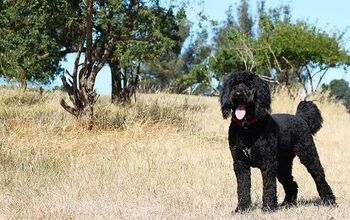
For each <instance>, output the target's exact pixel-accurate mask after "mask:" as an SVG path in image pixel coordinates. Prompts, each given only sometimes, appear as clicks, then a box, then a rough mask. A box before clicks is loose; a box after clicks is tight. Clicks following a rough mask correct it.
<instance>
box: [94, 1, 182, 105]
mask: <svg viewBox="0 0 350 220" xmlns="http://www.w3.org/2000/svg"><path fill="white" fill-rule="evenodd" d="M112 2H113V1H109V2H108V3H107V2H105V3H104V4H101V5H100V8H101V9H100V10H101V11H102V12H103V13H102V14H103V17H102V19H99V20H100V23H99V24H97V29H98V30H99V32H100V33H101V36H105V35H108V34H109V33H110V32H112V33H113V35H115V36H119V41H118V42H117V43H116V44H115V45H114V47H113V56H112V57H111V59H110V60H108V64H109V66H110V68H111V74H112V101H113V102H115V101H123V100H124V101H125V100H128V99H129V96H128V95H126V94H130V95H131V93H130V91H129V90H130V88H135V87H136V86H137V85H135V82H136V81H138V80H137V79H138V78H139V72H138V70H140V66H141V63H146V62H148V63H150V62H151V61H153V60H157V58H159V57H162V56H164V54H165V53H166V52H167V51H169V50H170V51H173V50H175V51H176V50H178V51H179V50H180V48H181V44H182V43H183V42H182V36H181V32H179V30H180V27H181V25H182V23H183V21H184V19H185V16H186V14H185V10H184V9H183V8H180V9H179V10H178V11H177V13H175V12H174V11H175V8H174V7H170V8H168V9H166V8H164V7H161V6H160V5H159V2H158V1H155V2H143V1H130V2H123V3H122V4H121V3H119V1H115V2H114V5H115V7H114V10H110V6H111V4H112ZM107 9H108V10H107Z"/></svg>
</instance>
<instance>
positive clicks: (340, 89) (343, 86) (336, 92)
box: [324, 79, 350, 112]
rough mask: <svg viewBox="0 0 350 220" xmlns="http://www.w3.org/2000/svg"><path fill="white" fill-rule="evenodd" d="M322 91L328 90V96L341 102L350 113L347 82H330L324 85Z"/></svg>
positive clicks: (341, 80) (349, 89) (349, 91)
mask: <svg viewBox="0 0 350 220" xmlns="http://www.w3.org/2000/svg"><path fill="white" fill-rule="evenodd" d="M324 89H329V90H330V95H331V96H333V97H335V98H336V99H338V100H341V101H342V102H343V103H344V105H345V107H346V108H347V109H348V111H349V112H350V87H349V82H347V81H345V80H344V79H335V80H332V81H331V82H330V83H329V85H328V86H325V85H324Z"/></svg>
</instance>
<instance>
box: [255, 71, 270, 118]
mask: <svg viewBox="0 0 350 220" xmlns="http://www.w3.org/2000/svg"><path fill="white" fill-rule="evenodd" d="M254 87H255V90H256V91H255V98H254V102H255V115H256V116H257V117H258V118H262V117H264V116H266V115H267V114H270V112H271V92H270V88H269V85H268V84H267V82H265V81H264V80H262V79H260V78H259V77H258V76H257V77H256V78H255V80H254Z"/></svg>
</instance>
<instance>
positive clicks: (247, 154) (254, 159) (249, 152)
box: [239, 146, 261, 167]
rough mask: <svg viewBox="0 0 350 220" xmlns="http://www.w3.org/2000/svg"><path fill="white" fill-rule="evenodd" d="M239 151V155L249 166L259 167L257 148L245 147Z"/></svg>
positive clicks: (259, 159)
mask: <svg viewBox="0 0 350 220" xmlns="http://www.w3.org/2000/svg"><path fill="white" fill-rule="evenodd" d="M239 151H241V152H240V153H241V155H242V156H243V158H244V160H245V161H246V162H247V163H248V164H249V165H250V166H252V167H260V162H261V153H260V151H259V148H258V147H257V146H245V147H243V148H241V149H240V150H239Z"/></svg>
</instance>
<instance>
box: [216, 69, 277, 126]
mask: <svg viewBox="0 0 350 220" xmlns="http://www.w3.org/2000/svg"><path fill="white" fill-rule="evenodd" d="M220 104H221V111H222V116H223V117H224V118H225V119H226V118H228V117H229V116H230V114H231V112H233V113H234V114H232V117H234V118H235V119H236V120H238V121H242V120H246V119H251V118H256V119H261V118H264V117H265V116H266V115H268V114H269V113H270V110H271V108H270V104H271V94H270V89H269V86H268V85H267V83H266V82H265V81H263V80H262V79H260V78H259V77H258V76H257V75H255V74H254V73H251V72H248V71H242V72H237V73H235V74H233V75H232V76H231V77H229V78H228V79H227V80H226V81H225V82H224V85H223V87H222V89H221V91H220Z"/></svg>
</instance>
